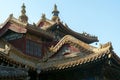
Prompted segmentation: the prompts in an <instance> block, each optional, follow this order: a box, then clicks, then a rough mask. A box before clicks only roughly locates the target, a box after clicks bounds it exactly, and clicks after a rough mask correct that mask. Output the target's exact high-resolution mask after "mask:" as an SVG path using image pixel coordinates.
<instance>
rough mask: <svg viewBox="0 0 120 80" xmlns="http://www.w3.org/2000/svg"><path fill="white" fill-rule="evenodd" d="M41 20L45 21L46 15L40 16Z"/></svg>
mask: <svg viewBox="0 0 120 80" xmlns="http://www.w3.org/2000/svg"><path fill="white" fill-rule="evenodd" d="M41 20H42V21H45V20H46V15H45V14H44V13H43V14H42V16H41Z"/></svg>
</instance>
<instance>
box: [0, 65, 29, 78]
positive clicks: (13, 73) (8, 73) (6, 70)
mask: <svg viewBox="0 0 120 80" xmlns="http://www.w3.org/2000/svg"><path fill="white" fill-rule="evenodd" d="M27 76H28V73H27V71H25V70H23V69H18V68H13V67H8V66H1V65H0V78H3V77H4V78H6V77H15V78H17V77H27Z"/></svg>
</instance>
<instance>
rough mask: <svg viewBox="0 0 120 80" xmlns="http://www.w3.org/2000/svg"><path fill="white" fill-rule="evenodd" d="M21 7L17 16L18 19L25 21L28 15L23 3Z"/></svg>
mask: <svg viewBox="0 0 120 80" xmlns="http://www.w3.org/2000/svg"><path fill="white" fill-rule="evenodd" d="M21 8H22V10H21V15H20V16H19V20H20V21H21V22H23V23H27V22H28V17H27V16H26V10H25V8H26V6H25V4H24V3H23V5H22V7H21Z"/></svg>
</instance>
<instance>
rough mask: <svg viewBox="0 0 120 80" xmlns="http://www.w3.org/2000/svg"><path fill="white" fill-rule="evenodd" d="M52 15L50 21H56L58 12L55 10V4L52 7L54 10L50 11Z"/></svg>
mask: <svg viewBox="0 0 120 80" xmlns="http://www.w3.org/2000/svg"><path fill="white" fill-rule="evenodd" d="M52 14H53V17H52V20H53V21H56V20H57V19H58V14H59V11H58V10H57V5H56V4H55V5H54V9H53V11H52Z"/></svg>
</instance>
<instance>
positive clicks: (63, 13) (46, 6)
mask: <svg viewBox="0 0 120 80" xmlns="http://www.w3.org/2000/svg"><path fill="white" fill-rule="evenodd" d="M0 3H1V4H0V23H2V22H4V21H5V20H6V19H7V17H8V16H9V14H11V13H13V14H14V17H16V18H18V17H19V15H20V10H21V5H22V4H23V3H25V5H26V11H27V13H26V14H27V15H28V17H29V23H33V22H35V23H37V22H38V20H39V19H40V17H41V14H42V13H45V14H46V17H47V18H49V19H51V17H52V14H51V12H52V10H53V6H54V4H57V6H58V10H59V11H60V14H59V16H60V19H61V21H63V22H64V23H67V24H68V26H69V27H70V28H71V29H73V30H74V31H77V32H87V33H90V34H92V35H96V36H98V38H99V42H98V44H99V43H102V44H104V43H106V42H109V41H111V42H112V45H113V48H114V51H115V52H116V53H117V54H118V55H119V56H120V47H119V46H120V37H119V34H120V0H1V1H0Z"/></svg>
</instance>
